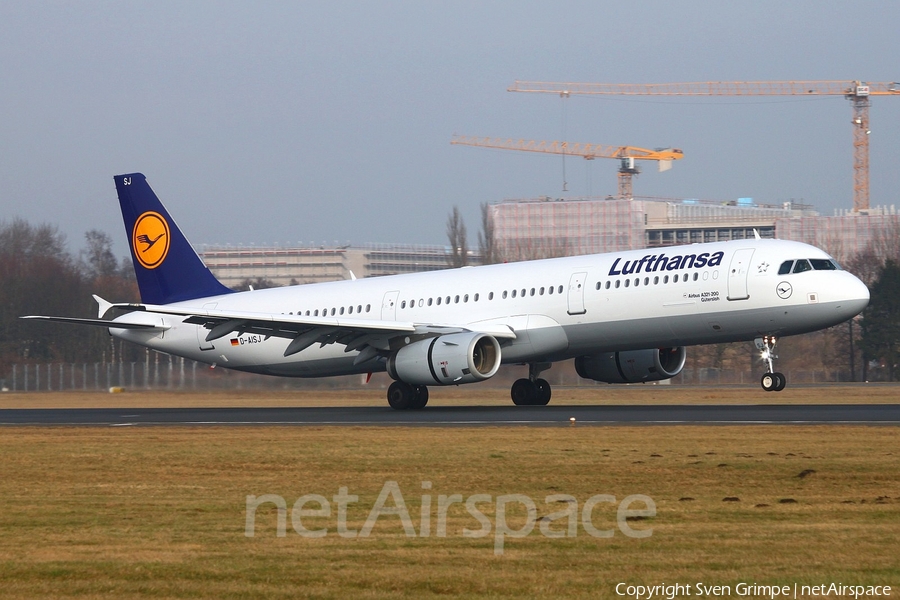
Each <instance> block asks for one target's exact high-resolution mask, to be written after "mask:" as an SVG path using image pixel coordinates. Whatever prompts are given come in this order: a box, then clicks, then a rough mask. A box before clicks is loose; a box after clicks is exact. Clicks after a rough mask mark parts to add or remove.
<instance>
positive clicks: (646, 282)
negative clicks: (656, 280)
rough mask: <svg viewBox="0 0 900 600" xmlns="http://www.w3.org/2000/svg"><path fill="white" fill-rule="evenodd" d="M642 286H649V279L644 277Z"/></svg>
mask: <svg viewBox="0 0 900 600" xmlns="http://www.w3.org/2000/svg"><path fill="white" fill-rule="evenodd" d="M644 285H650V278H649V277H644Z"/></svg>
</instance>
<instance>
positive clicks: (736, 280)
mask: <svg viewBox="0 0 900 600" xmlns="http://www.w3.org/2000/svg"><path fill="white" fill-rule="evenodd" d="M753 250H754V249H753V248H742V249H740V250H738V251H737V252H735V253H734V256H732V257H731V265H730V266H729V267H728V299H729V300H746V299H747V298H749V297H750V292H749V291H748V290H747V276H748V275H749V273H750V258H751V257H752V256H753Z"/></svg>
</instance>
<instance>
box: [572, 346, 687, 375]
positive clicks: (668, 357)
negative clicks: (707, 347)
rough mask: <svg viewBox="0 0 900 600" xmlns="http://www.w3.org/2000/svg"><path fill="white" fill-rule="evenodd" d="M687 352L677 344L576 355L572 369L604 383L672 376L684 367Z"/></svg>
mask: <svg viewBox="0 0 900 600" xmlns="http://www.w3.org/2000/svg"><path fill="white" fill-rule="evenodd" d="M686 358H687V352H686V351H685V349H684V346H678V347H677V348H652V349H649V350H628V351H626V352H607V353H605V354H601V355H598V356H579V357H578V358H576V359H575V371H577V372H578V375H579V377H584V378H585V379H593V380H594V381H603V382H605V383H641V382H644V381H662V380H663V379H669V378H672V377H675V376H676V375H678V374H679V373H681V370H682V369H683V368H684V361H685V359H686Z"/></svg>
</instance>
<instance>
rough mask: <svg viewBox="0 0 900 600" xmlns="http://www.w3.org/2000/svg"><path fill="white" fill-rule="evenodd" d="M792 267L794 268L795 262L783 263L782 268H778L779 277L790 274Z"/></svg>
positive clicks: (787, 261)
mask: <svg viewBox="0 0 900 600" xmlns="http://www.w3.org/2000/svg"><path fill="white" fill-rule="evenodd" d="M792 266H794V261H792V260H786V261H784V262H783V263H781V266H780V267H778V274H779V275H787V274H788V273H790V272H791V267H792Z"/></svg>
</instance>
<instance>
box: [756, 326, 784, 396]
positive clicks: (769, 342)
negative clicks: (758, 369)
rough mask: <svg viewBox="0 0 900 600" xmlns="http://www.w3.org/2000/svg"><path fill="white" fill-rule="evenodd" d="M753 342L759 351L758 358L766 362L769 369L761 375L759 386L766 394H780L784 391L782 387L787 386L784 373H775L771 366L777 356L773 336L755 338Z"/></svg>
mask: <svg viewBox="0 0 900 600" xmlns="http://www.w3.org/2000/svg"><path fill="white" fill-rule="evenodd" d="M754 341H755V343H756V347H757V348H758V349H759V351H760V358H761V359H762V360H764V361H765V362H766V365H767V366H768V369H769V370H768V371H767V372H765V373H764V374H763V376H762V378H761V379H760V381H759V383H760V385H762V389H764V390H765V391H767V392H780V391H781V390H783V389H784V386H786V385H787V379H786V378H785V376H784V373H778V372H775V367H774V365H773V360H774V359H776V358H778V355H777V354H775V342H776V340H775V336H774V335H766V336H763V337H761V338H756V340H754Z"/></svg>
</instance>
